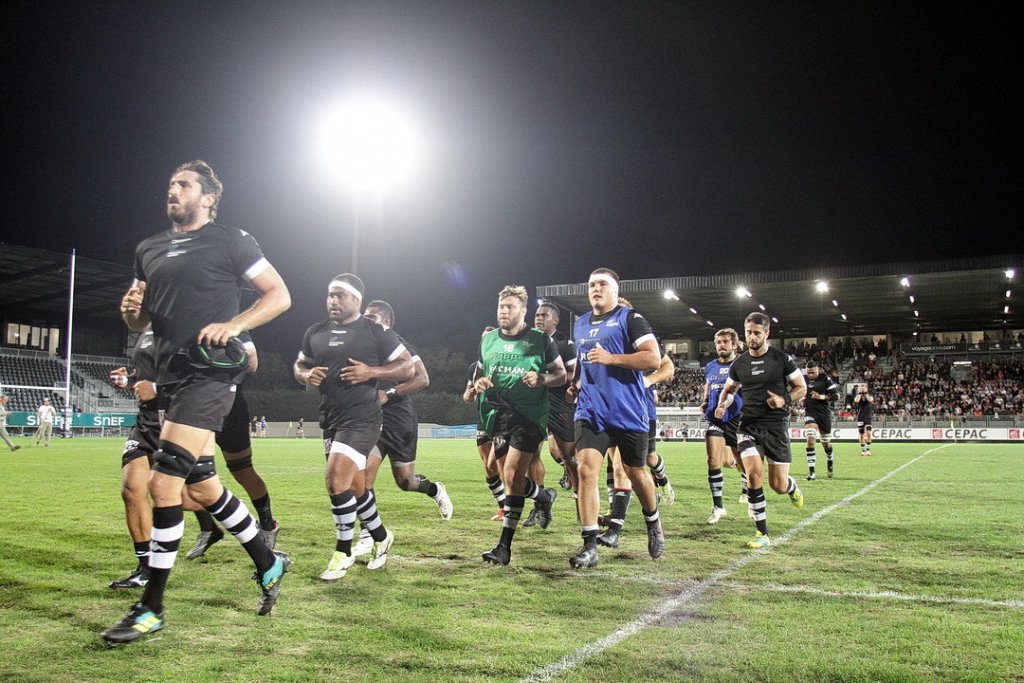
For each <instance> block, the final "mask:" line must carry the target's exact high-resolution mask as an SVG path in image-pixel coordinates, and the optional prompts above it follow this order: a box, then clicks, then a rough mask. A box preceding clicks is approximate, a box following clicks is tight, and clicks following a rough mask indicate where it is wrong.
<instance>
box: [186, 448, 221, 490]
mask: <svg viewBox="0 0 1024 683" xmlns="http://www.w3.org/2000/svg"><path fill="white" fill-rule="evenodd" d="M216 476H217V470H216V469H215V468H214V466H213V456H212V455H203V456H200V457H199V460H197V461H196V464H195V467H193V468H192V471H191V472H189V473H188V476H187V477H185V483H186V484H198V483H199V482H201V481H206V480H207V479H211V478H213V477H216Z"/></svg>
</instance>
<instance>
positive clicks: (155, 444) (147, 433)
mask: <svg viewBox="0 0 1024 683" xmlns="http://www.w3.org/2000/svg"><path fill="white" fill-rule="evenodd" d="M158 448H160V433H159V431H154V430H153V429H146V428H139V426H138V425H135V426H134V427H132V431H131V434H129V435H128V439H127V440H126V441H125V442H124V449H123V450H122V451H121V467H122V468H123V467H124V466H125V465H127V464H128V463H130V462H131V461H132V460H137V459H138V458H148V459H149V464H150V465H152V464H153V453H155V452H156V450H157V449H158Z"/></svg>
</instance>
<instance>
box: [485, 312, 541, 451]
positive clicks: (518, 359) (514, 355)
mask: <svg viewBox="0 0 1024 683" xmlns="http://www.w3.org/2000/svg"><path fill="white" fill-rule="evenodd" d="M558 358H559V356H558V347H557V346H556V345H555V342H554V341H553V340H552V339H551V337H549V336H548V335H546V334H544V333H543V332H541V331H540V330H538V329H536V328H532V327H527V328H525V329H524V330H523V331H522V332H520V333H519V334H517V335H515V336H514V337H509V336H506V335H505V334H503V333H502V332H501V330H492V331H490V332H488V333H487V334H485V335H484V336H483V338H482V339H481V340H480V355H479V357H478V358H477V364H478V365H479V367H480V372H479V376H481V377H490V378H491V381H492V382H494V386H493V387H492V388H490V389H488V390H487V392H486V393H485V394H484V396H483V400H481V401H480V423H481V425H483V428H484V431H486V432H487V434H488V435H489V436H493V435H494V418H495V416H496V415H497V414H498V412H499V411H503V410H505V411H507V410H514V411H515V412H517V413H519V414H521V415H522V416H523V417H525V418H527V419H528V420H530V421H531V422H533V423H535V424H536V425H537V427H538V428H540V430H541V432H542V433H545V434H546V433H547V428H548V409H549V405H548V390H547V387H534V388H531V387H528V386H526V384H525V383H524V382H523V375H525V374H526V373H528V372H531V371H533V372H538V373H543V372H547V371H548V370H549V369H551V368H552V367H553V366H554V365H555V364H556V363H557V362H558Z"/></svg>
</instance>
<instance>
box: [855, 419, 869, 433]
mask: <svg viewBox="0 0 1024 683" xmlns="http://www.w3.org/2000/svg"><path fill="white" fill-rule="evenodd" d="M857 433H858V434H864V433H867V434H870V433H871V420H858V421H857Z"/></svg>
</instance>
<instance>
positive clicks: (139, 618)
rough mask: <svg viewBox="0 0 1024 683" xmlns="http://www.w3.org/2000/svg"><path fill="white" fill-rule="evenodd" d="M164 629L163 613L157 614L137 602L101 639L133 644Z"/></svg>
mask: <svg viewBox="0 0 1024 683" xmlns="http://www.w3.org/2000/svg"><path fill="white" fill-rule="evenodd" d="M163 627H164V614H163V612H161V613H159V614H157V613H156V612H154V611H153V610H151V609H150V608H148V607H146V606H145V605H143V604H142V603H141V602H137V603H135V604H134V605H132V608H131V609H130V610H128V614H126V615H124V619H122V620H121V621H119V622H117V623H116V624H114V625H113V626H111V627H110V628H108V629H107V630H106V631H104V632H103V633H101V634H100V637H101V638H103V640H105V641H107V642H108V643H132V642H135V641H136V640H138V639H139V638H141V637H142V636H145V635H149V634H150V633H156V632H157V631H159V630H160V629H162V628H163Z"/></svg>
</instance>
